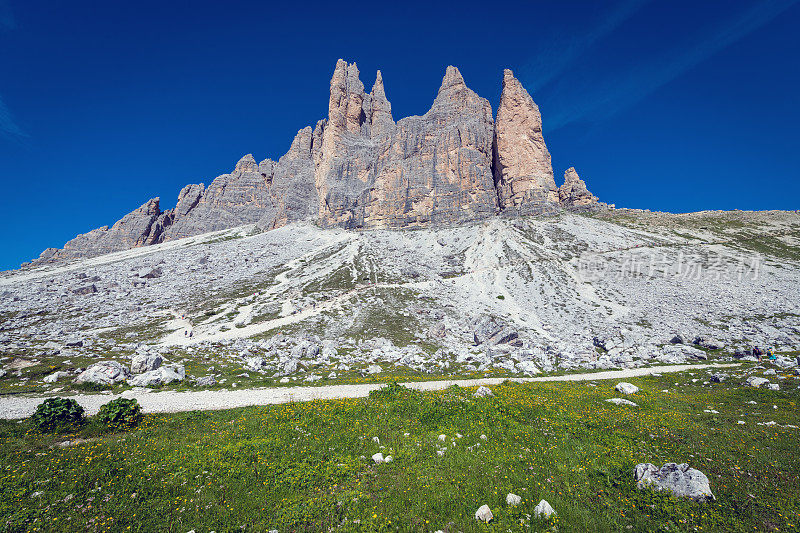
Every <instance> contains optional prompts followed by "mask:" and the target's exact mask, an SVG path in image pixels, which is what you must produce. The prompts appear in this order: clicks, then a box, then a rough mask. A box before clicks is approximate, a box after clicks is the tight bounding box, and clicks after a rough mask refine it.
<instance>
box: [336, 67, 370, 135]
mask: <svg viewBox="0 0 800 533" xmlns="http://www.w3.org/2000/svg"><path fill="white" fill-rule="evenodd" d="M364 97H365V94H364V84H363V83H361V80H360V78H359V72H358V66H356V64H355V63H351V64H348V63H347V62H346V61H344V60H342V59H340V60H339V61H337V63H336V69H335V70H334V71H333V76H332V77H331V89H330V99H329V101H328V123H329V124H330V125H331V126H332V128H333V129H335V130H343V131H347V132H350V133H354V134H358V133H360V132H361V124H362V123H363V122H364V111H363V104H364Z"/></svg>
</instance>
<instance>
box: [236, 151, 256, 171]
mask: <svg viewBox="0 0 800 533" xmlns="http://www.w3.org/2000/svg"><path fill="white" fill-rule="evenodd" d="M234 170H235V171H236V172H256V171H257V170H258V164H257V163H256V158H255V157H253V154H247V155H245V156H244V157H242V158H241V159H240V160H239V161H237V162H236V167H235V168H234Z"/></svg>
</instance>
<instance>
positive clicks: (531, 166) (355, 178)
mask: <svg viewBox="0 0 800 533" xmlns="http://www.w3.org/2000/svg"><path fill="white" fill-rule="evenodd" d="M565 177H566V182H565V184H564V185H563V186H562V187H561V189H559V188H558V187H557V186H556V183H555V181H554V179H553V167H552V163H551V159H550V153H549V152H548V150H547V146H546V145H545V142H544V137H543V135H542V117H541V114H540V112H539V108H538V106H537V105H536V103H535V102H534V101H533V98H531V96H530V94H528V92H527V91H526V90H525V88H524V87H523V86H522V84H521V83H520V81H519V80H518V79H517V78H515V77H514V74H513V72H512V71H511V70H508V69H506V70H505V71H504V75H503V92H502V97H501V100H500V106H499V109H498V111H497V116H496V119H495V117H494V114H493V112H492V106H491V104H489V101H488V100H486V99H485V98H482V97H480V96H479V95H478V94H476V93H475V92H474V91H472V90H471V89H470V88H469V87H467V85H466V83H465V81H464V77H463V76H462V75H461V72H460V71H459V70H458V69H457V68H456V67H454V66H448V67H447V69H446V71H445V75H444V77H443V78H442V85H441V87H440V88H439V91H438V93H437V95H436V98H435V99H434V101H433V105H432V106H431V108H430V109H429V110H428V112H427V113H425V114H424V115H422V116H410V117H406V118H403V119H401V120H399V121H397V122H395V121H394V119H393V118H392V106H391V103H390V102H389V100H388V98H387V97H386V91H385V88H384V81H383V76H382V74H381V72H380V71H378V72H377V74H376V78H375V83H374V84H373V86H372V91H371V92H369V93H367V92H365V89H364V84H363V83H362V82H361V79H360V73H359V70H358V67H357V66H356V64H355V63H347V62H346V61H344V60H342V59H340V60H339V61H337V63H336V67H335V69H334V72H333V76H332V77H331V83H330V99H329V101H328V117H327V118H325V119H322V120H319V121H318V122H317V123H316V125H315V126H314V128H313V129H312V128H311V127H310V126H309V127H306V128H303V129H301V130H300V131H298V132H297V135H296V136H295V138H294V140H293V141H292V144H291V146H290V148H289V151H288V152H287V153H286V154H285V155H284V156H283V157H281V158H280V159H279V160H278V161H277V162H275V161H272V160H270V159H266V160H264V161H261V162H260V163H258V162H256V159H255V158H254V157H253V156H252V155H251V154H247V155H245V156H244V157H242V158H241V159H240V160H239V161H238V162H237V163H236V165H235V167H234V169H233V171H232V172H231V173H229V174H223V175H221V176H219V177H217V178H216V179H214V180H213V181H212V182H211V184H210V185H209V186H208V187H205V185H204V184H202V183H200V184H192V185H187V186H186V187H184V188H183V189H182V190H181V192H180V194H179V196H178V201H177V204H176V206H175V207H174V208H172V209H168V210H166V211H161V209H160V206H159V199H158V198H154V199H151V200H149V201H148V202H146V203H145V204H144V205H143V206H141V207H139V208H138V209H136V210H135V211H133V212H131V213H129V214H127V215H125V216H124V217H123V218H122V219H120V220H119V221H118V222H116V223H115V224H114V225H113V226H112V227H110V228H109V227H108V226H104V227H101V228H97V229H94V230H92V231H90V232H88V233H84V234H81V235H78V236H77V237H75V238H74V239H72V240H70V241H69V242H67V243H66V244H65V245H64V248H63V249H56V248H48V249H47V250H45V251H44V252H43V253H42V254H41V256H40V257H39V258H38V259H37V260H36V262H37V263H42V262H57V261H63V260H69V259H74V258H80V257H92V256H97V255H101V254H104V253H108V252H114V251H120V250H125V249H129V248H134V247H138V246H145V245H150V244H156V243H160V242H165V241H169V240H173V239H178V238H182V237H189V236H193V235H199V234H202V233H207V232H210V231H216V230H221V229H228V228H232V227H236V226H241V225H245V224H256V225H257V226H258V227H259V228H261V229H263V230H269V229H274V228H277V227H280V226H283V225H285V224H288V223H290V222H294V221H298V220H315V221H316V222H318V223H319V224H320V225H321V226H323V227H344V228H403V227H408V226H427V225H444V224H458V223H462V222H466V221H470V220H478V219H483V218H488V217H492V216H495V215H498V214H508V215H519V214H545V215H549V214H555V213H558V212H559V211H561V210H562V209H573V210H574V209H580V210H594V209H599V208H602V207H603V206H604V204H600V203H598V202H597V198H596V197H594V196H593V195H592V194H591V193H589V191H588V190H586V185H585V183H584V182H583V180H580V179H579V178H578V177H577V173H576V172H575V170H574V169H572V168H571V169H569V170H568V171H567V173H566V175H565Z"/></svg>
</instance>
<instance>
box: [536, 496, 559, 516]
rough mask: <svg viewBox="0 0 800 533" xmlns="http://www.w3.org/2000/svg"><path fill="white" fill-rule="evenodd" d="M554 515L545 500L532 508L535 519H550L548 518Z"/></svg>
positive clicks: (554, 512) (553, 511) (553, 510)
mask: <svg viewBox="0 0 800 533" xmlns="http://www.w3.org/2000/svg"><path fill="white" fill-rule="evenodd" d="M554 514H556V511H555V509H553V507H552V506H551V505H550V504H549V503H547V500H542V501H540V502H539V503H538V504H537V505H536V507H534V508H533V515H534V516H536V517H537V518H539V517H541V518H550V516H552V515H554Z"/></svg>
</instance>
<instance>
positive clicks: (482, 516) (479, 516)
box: [475, 505, 494, 523]
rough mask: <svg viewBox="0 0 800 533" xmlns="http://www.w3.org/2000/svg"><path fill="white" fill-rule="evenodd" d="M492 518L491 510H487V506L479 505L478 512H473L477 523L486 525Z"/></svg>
mask: <svg viewBox="0 0 800 533" xmlns="http://www.w3.org/2000/svg"><path fill="white" fill-rule="evenodd" d="M492 518H494V515H493V514H492V510H491V509H489V506H488V505H481V506H480V507H479V508H478V510H477V511H475V520H478V521H479V522H486V523H488V522H489V521H491V520H492Z"/></svg>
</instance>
